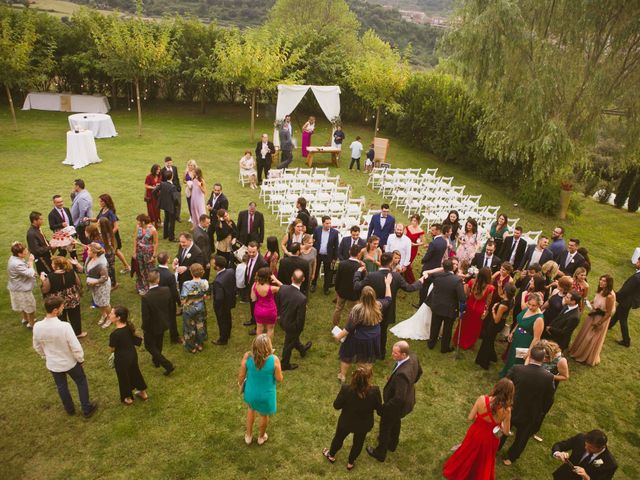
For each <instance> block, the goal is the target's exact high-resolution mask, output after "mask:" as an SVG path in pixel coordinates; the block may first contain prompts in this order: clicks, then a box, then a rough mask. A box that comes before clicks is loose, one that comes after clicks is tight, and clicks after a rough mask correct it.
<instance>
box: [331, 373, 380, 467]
mask: <svg viewBox="0 0 640 480" xmlns="http://www.w3.org/2000/svg"><path fill="white" fill-rule="evenodd" d="M371 376H372V371H371V366H370V365H360V366H359V367H358V368H356V370H355V371H354V372H353V375H352V376H351V384H350V385H342V387H341V388H340V392H339V393H338V396H337V397H336V399H335V400H334V402H333V408H335V409H336V410H342V412H341V413H340V418H339V419H338V426H337V427H336V433H335V435H334V436H333V440H332V441H331V447H330V448H325V449H323V450H322V454H323V455H324V456H325V457H326V458H327V460H329V462H331V463H334V462H335V461H336V453H338V451H339V450H340V449H341V448H342V443H343V442H344V439H345V438H346V437H347V436H348V435H349V434H350V433H353V445H352V446H351V451H350V452H349V461H348V463H347V470H351V469H352V468H353V467H354V464H355V463H354V462H355V461H356V459H357V458H358V456H359V455H360V452H361V451H362V446H363V445H364V440H365V438H366V436H367V433H368V432H370V431H371V429H372V428H373V412H374V411H375V412H377V413H378V415H382V397H381V396H380V389H379V388H378V387H376V386H375V385H371Z"/></svg>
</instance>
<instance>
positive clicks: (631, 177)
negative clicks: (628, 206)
mask: <svg viewBox="0 0 640 480" xmlns="http://www.w3.org/2000/svg"><path fill="white" fill-rule="evenodd" d="M636 173H637V171H636V170H635V169H632V170H627V171H626V172H625V173H624V174H623V175H622V178H621V179H620V183H618V188H617V189H616V198H615V199H614V201H613V204H614V205H615V206H616V207H617V208H622V207H624V203H625V202H626V201H627V199H628V198H629V193H630V192H631V187H632V186H633V184H634V182H635V180H636Z"/></svg>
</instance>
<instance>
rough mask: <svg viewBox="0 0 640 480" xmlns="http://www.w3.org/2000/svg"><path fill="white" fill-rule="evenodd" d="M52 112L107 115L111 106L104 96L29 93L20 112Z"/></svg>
mask: <svg viewBox="0 0 640 480" xmlns="http://www.w3.org/2000/svg"><path fill="white" fill-rule="evenodd" d="M31 109H33V110H49V111H53V112H95V113H107V112H108V111H109V110H110V109H111V106H110V105H109V100H108V99H107V97H105V96H104V95H71V94H67V93H49V92H31V93H29V94H28V95H27V98H25V99H24V104H23V105H22V110H31Z"/></svg>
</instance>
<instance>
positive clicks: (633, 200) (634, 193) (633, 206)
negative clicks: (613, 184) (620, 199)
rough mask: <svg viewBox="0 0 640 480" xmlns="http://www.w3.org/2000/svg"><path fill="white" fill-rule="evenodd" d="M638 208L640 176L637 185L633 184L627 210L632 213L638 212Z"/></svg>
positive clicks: (639, 202) (639, 204) (639, 201)
mask: <svg viewBox="0 0 640 480" xmlns="http://www.w3.org/2000/svg"><path fill="white" fill-rule="evenodd" d="M638 206H640V175H638V176H637V177H636V183H634V184H633V187H632V188H631V192H629V202H628V204H627V210H629V211H630V212H631V213H634V212H637V211H638Z"/></svg>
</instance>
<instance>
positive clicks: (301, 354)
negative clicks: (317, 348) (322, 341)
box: [300, 342, 312, 358]
mask: <svg viewBox="0 0 640 480" xmlns="http://www.w3.org/2000/svg"><path fill="white" fill-rule="evenodd" d="M311 345H312V343H311V342H307V343H305V344H304V348H303V349H302V351H301V352H300V356H301V357H302V358H304V357H305V356H306V355H307V351H308V350H309V349H310V348H311Z"/></svg>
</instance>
